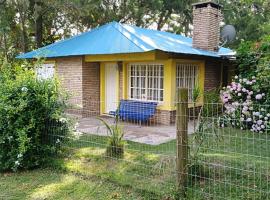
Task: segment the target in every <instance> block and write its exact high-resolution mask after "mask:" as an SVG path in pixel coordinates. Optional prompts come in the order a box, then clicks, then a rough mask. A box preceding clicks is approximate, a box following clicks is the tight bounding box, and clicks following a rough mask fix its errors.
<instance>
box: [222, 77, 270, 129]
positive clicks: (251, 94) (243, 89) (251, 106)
mask: <svg viewBox="0 0 270 200" xmlns="http://www.w3.org/2000/svg"><path fill="white" fill-rule="evenodd" d="M221 100H222V102H223V104H224V106H225V109H226V110H225V116H224V117H225V120H224V122H226V121H227V122H228V123H230V124H231V125H232V126H234V127H238V128H241V129H250V130H251V131H253V132H260V133H261V132H264V131H266V130H267V128H268V127H269V125H270V107H269V105H267V103H268V102H269V100H268V98H267V95H266V94H265V92H264V91H261V90H260V81H258V80H257V79H256V78H255V77H254V76H253V77H252V78H251V79H247V78H241V77H238V76H235V79H234V81H233V82H232V83H231V84H230V85H228V86H227V87H226V88H223V91H222V93H221ZM222 126H224V124H222Z"/></svg>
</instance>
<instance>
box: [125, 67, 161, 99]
mask: <svg viewBox="0 0 270 200" xmlns="http://www.w3.org/2000/svg"><path fill="white" fill-rule="evenodd" d="M163 79H164V66H163V65H161V64H154V63H153V64H152V63H145V64H141V63H133V64H130V65H129V98H130V99H133V100H143V101H157V102H162V101H163V91H164V90H163Z"/></svg>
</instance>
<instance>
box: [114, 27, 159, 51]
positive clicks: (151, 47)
mask: <svg viewBox="0 0 270 200" xmlns="http://www.w3.org/2000/svg"><path fill="white" fill-rule="evenodd" d="M117 25H119V26H121V28H122V29H124V30H125V31H127V32H128V33H130V34H131V35H133V37H135V38H137V39H138V40H140V42H142V43H144V44H145V46H148V48H147V49H156V48H155V47H153V46H151V45H150V44H148V43H147V42H145V41H143V40H142V39H141V38H139V37H138V36H137V35H135V34H134V33H132V32H130V31H129V30H128V29H126V28H125V27H124V26H123V25H122V24H121V23H119V22H118V23H117ZM113 27H114V28H115V29H116V30H117V31H119V32H120V33H121V34H122V35H123V36H124V37H126V38H127V39H128V40H129V41H131V42H132V43H133V44H135V45H136V46H137V47H139V48H140V49H141V50H143V51H146V50H147V49H145V48H142V47H141V46H139V45H138V44H137V43H136V42H134V41H133V40H131V39H130V38H129V37H127V36H126V35H125V34H124V33H123V32H122V31H121V30H119V28H117V27H115V26H113Z"/></svg>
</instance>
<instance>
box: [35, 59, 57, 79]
mask: <svg viewBox="0 0 270 200" xmlns="http://www.w3.org/2000/svg"><path fill="white" fill-rule="evenodd" d="M54 71H55V69H54V64H51V63H47V64H43V65H41V66H40V67H38V68H37V69H36V73H37V77H38V79H51V78H53V76H54V73H55V72H54Z"/></svg>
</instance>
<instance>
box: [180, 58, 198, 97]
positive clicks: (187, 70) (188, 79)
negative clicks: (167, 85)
mask: <svg viewBox="0 0 270 200" xmlns="http://www.w3.org/2000/svg"><path fill="white" fill-rule="evenodd" d="M198 72H199V66H198V65H196V64H184V63H176V86H177V87H184V88H188V99H189V101H192V94H193V90H194V88H195V85H196V83H197V81H198Z"/></svg>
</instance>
